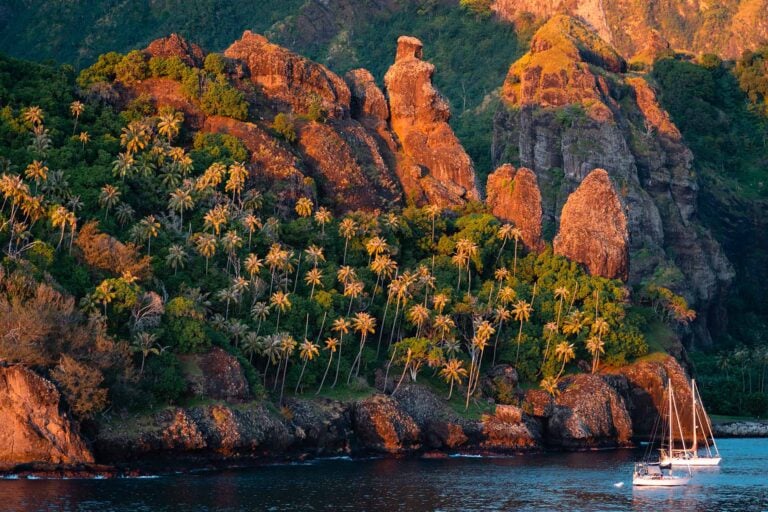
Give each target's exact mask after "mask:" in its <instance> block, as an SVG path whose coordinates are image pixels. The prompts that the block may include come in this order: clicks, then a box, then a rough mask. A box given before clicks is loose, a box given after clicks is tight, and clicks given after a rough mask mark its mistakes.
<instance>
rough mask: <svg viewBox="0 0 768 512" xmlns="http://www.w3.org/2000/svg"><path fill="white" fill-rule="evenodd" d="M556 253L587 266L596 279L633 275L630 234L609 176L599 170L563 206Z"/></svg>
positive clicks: (588, 176)
mask: <svg viewBox="0 0 768 512" xmlns="http://www.w3.org/2000/svg"><path fill="white" fill-rule="evenodd" d="M554 249H555V253H557V254H561V255H563V256H565V257H567V258H569V259H572V260H574V261H578V262H579V263H583V264H584V265H586V266H587V268H588V269H589V272H590V273H591V274H594V275H599V276H603V277H607V278H610V279H615V278H618V279H624V280H626V279H627V277H628V275H629V233H628V231H627V218H626V216H625V215H624V209H623V208H622V205H621V202H620V201H619V196H618V194H617V193H616V190H615V189H614V188H613V185H612V184H611V179H610V178H609V177H608V173H607V172H606V171H605V170H603V169H595V170H594V171H592V172H591V173H589V174H588V175H587V177H586V178H584V181H582V182H581V184H580V185H579V187H578V188H577V189H576V191H575V192H573V193H572V194H571V195H570V196H569V197H568V200H567V201H566V202H565V205H564V206H563V211H562V213H561V214H560V230H559V231H558V233H557V236H556V237H555V240H554Z"/></svg>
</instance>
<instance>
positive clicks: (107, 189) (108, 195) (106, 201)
mask: <svg viewBox="0 0 768 512" xmlns="http://www.w3.org/2000/svg"><path fill="white" fill-rule="evenodd" d="M119 202H120V189H118V188H117V187H115V186H114V185H109V184H107V185H104V186H103V187H101V193H100V194H99V205H100V206H101V207H102V208H104V209H105V211H104V220H106V219H107V217H109V209H110V208H112V207H113V206H115V205H116V204H118V203H119Z"/></svg>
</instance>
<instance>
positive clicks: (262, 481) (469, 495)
mask: <svg viewBox="0 0 768 512" xmlns="http://www.w3.org/2000/svg"><path fill="white" fill-rule="evenodd" d="M720 446H721V452H722V453H723V455H724V461H723V465H722V467H720V468H708V469H704V470H697V471H696V473H695V476H694V480H693V481H692V483H691V484H690V485H689V486H687V487H685V488H676V489H633V487H632V482H631V474H632V464H633V462H634V461H635V460H637V459H638V458H639V457H640V456H641V455H642V453H641V451H633V450H620V451H612V452H588V453H571V454H546V455H536V456H522V457H510V458H484V459H477V458H464V457H461V458H449V459H440V460H421V459H369V460H355V461H352V460H346V459H337V460H321V461H315V462H313V463H311V464H300V465H298V464H290V465H289V464H286V465H269V466H264V467H260V468H256V469H249V470H243V471H225V472H217V473H197V474H186V475H175V476H163V477H160V478H155V479H121V480H3V481H0V510H10V511H37V510H44V511H52V510H55V511H93V510H96V511H100V512H111V511H128V510H130V511H166V510H167V511H171V510H173V511H210V510H223V511H241V510H276V511H277V510H380V511H386V512H389V511H394V510H408V511H421V510H445V511H448V510H462V511H464V510H567V511H577V510H590V511H591V510H598V511H599V510H611V511H615V510H644V511H645V510H648V511H652V510H663V509H667V510H739V511H741V510H768V477H767V476H766V475H768V439H763V440H723V441H722V442H721V443H720ZM621 483H623V485H621Z"/></svg>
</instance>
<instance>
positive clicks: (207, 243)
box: [195, 233, 218, 275]
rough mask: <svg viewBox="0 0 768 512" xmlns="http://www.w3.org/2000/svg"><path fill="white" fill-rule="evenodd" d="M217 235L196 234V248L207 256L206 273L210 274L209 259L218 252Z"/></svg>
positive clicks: (201, 254) (202, 254) (204, 256)
mask: <svg viewBox="0 0 768 512" xmlns="http://www.w3.org/2000/svg"><path fill="white" fill-rule="evenodd" d="M217 243H218V242H217V240H216V235H212V234H210V233H197V236H195V249H196V250H197V252H198V253H199V254H200V256H202V257H203V258H205V274H206V275H208V260H209V259H211V258H212V257H213V256H214V255H215V254H216V245H217Z"/></svg>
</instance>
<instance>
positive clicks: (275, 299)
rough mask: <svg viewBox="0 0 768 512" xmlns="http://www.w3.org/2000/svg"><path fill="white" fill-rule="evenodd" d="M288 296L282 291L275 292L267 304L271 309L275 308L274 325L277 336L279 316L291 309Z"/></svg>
mask: <svg viewBox="0 0 768 512" xmlns="http://www.w3.org/2000/svg"><path fill="white" fill-rule="evenodd" d="M288 295H289V294H287V293H285V292H284V291H282V290H277V291H276V292H275V293H273V294H272V296H271V297H270V298H269V303H270V304H271V305H272V307H274V308H277V323H276V324H275V334H277V331H278V330H279V329H280V314H281V313H285V312H286V311H288V310H289V309H291V300H290V298H289V296H288Z"/></svg>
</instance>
